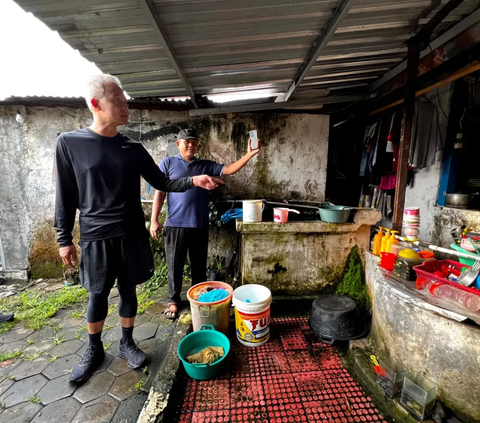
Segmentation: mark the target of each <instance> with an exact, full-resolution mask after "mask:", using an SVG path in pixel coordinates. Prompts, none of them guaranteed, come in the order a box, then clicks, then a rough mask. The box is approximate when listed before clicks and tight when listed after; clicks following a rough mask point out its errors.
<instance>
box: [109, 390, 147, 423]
mask: <svg viewBox="0 0 480 423" xmlns="http://www.w3.org/2000/svg"><path fill="white" fill-rule="evenodd" d="M147 398H148V393H147V392H143V391H142V392H135V393H134V394H133V395H132V396H130V397H129V398H127V399H126V400H125V401H122V402H121V403H120V407H118V410H117V412H116V413H115V416H114V417H113V420H112V422H118V423H136V422H137V420H138V416H139V415H140V413H141V412H142V408H143V405H144V404H145V401H146V400H147Z"/></svg>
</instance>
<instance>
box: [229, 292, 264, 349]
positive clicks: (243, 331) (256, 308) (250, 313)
mask: <svg viewBox="0 0 480 423" xmlns="http://www.w3.org/2000/svg"><path fill="white" fill-rule="evenodd" d="M271 303H272V293H271V292H270V290H269V289H268V288H267V287H265V286H263V285H256V284H247V285H243V286H240V287H238V288H237V289H235V291H233V305H234V306H235V327H236V331H235V332H236V334H237V339H238V341H239V342H240V343H241V344H243V345H246V346H247V347H259V346H260V345H263V344H265V342H267V341H268V339H269V338H270V304H271Z"/></svg>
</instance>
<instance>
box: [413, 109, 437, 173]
mask: <svg viewBox="0 0 480 423" xmlns="http://www.w3.org/2000/svg"><path fill="white" fill-rule="evenodd" d="M438 113H439V112H438V109H437V107H436V106H435V105H433V104H432V103H426V102H423V101H417V102H416V103H415V114H414V118H413V125H412V143H411V145H410V156H409V161H410V165H411V166H413V167H414V168H416V169H422V168H424V167H428V166H432V165H434V164H435V155H436V153H437V152H438V151H440V150H442V149H443V147H444V145H445V137H446V127H445V126H444V125H443V124H441V123H440V119H439V114H438Z"/></svg>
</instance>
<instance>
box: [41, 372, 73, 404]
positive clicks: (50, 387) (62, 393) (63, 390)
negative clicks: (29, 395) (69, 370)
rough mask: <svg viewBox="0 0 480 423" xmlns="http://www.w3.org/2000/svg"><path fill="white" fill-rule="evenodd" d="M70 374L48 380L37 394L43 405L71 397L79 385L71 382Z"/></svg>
mask: <svg viewBox="0 0 480 423" xmlns="http://www.w3.org/2000/svg"><path fill="white" fill-rule="evenodd" d="M69 378H70V375H65V376H61V377H57V378H56V379H53V380H51V381H50V382H48V383H47V384H46V385H45V386H44V387H43V388H42V389H41V390H40V392H39V393H38V394H37V395H38V397H40V399H41V400H42V404H43V405H48V404H50V403H51V402H54V401H58V400H60V399H62V398H66V397H69V396H70V395H72V394H73V393H74V392H75V389H77V387H78V385H76V384H74V383H70V382H69Z"/></svg>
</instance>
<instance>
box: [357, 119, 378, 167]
mask: <svg viewBox="0 0 480 423" xmlns="http://www.w3.org/2000/svg"><path fill="white" fill-rule="evenodd" d="M376 129H377V122H375V123H374V124H373V125H370V126H367V127H366V128H365V137H364V139H363V153H362V160H361V162H360V176H365V171H366V169H367V165H368V164H369V162H370V159H371V157H372V155H373V154H372V148H373V146H372V141H373V140H374V137H375V132H376ZM373 144H374V142H373ZM369 169H370V166H369Z"/></svg>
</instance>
